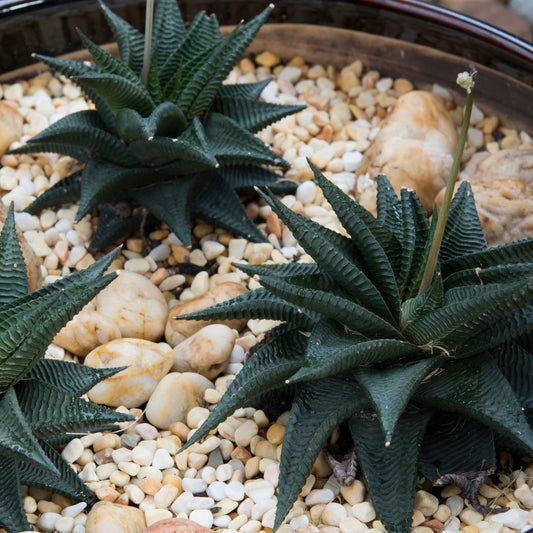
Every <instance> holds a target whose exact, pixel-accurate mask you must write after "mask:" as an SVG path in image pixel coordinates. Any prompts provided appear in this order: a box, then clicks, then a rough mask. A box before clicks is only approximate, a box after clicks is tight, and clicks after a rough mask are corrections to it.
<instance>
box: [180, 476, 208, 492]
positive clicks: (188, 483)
mask: <svg viewBox="0 0 533 533" xmlns="http://www.w3.org/2000/svg"><path fill="white" fill-rule="evenodd" d="M182 486H183V490H186V491H189V492H192V493H193V494H198V493H200V492H205V490H206V489H207V483H206V482H205V481H204V480H203V479H200V478H188V477H185V478H183V481H182Z"/></svg>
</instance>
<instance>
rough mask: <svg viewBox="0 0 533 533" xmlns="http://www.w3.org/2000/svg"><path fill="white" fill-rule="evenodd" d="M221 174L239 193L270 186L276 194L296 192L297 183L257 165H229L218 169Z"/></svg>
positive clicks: (251, 191) (252, 191)
mask: <svg viewBox="0 0 533 533" xmlns="http://www.w3.org/2000/svg"><path fill="white" fill-rule="evenodd" d="M218 174H219V176H220V177H221V178H222V179H223V180H224V181H225V182H226V183H227V184H228V185H229V186H230V187H231V188H232V189H235V190H236V191H237V192H239V193H254V192H255V188H256V187H259V188H260V189H261V188H264V187H268V188H269V189H270V190H271V191H272V192H273V193H274V194H278V193H279V191H280V190H281V192H294V190H295V189H296V183H294V182H293V181H291V180H288V179H286V178H284V177H283V176H282V175H280V174H278V173H276V172H274V171H272V170H269V169H267V168H263V167H259V166H257V165H228V166H222V167H220V168H219V169H218Z"/></svg>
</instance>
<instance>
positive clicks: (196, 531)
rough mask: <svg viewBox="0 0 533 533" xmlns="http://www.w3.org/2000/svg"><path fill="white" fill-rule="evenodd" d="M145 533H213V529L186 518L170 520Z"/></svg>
mask: <svg viewBox="0 0 533 533" xmlns="http://www.w3.org/2000/svg"><path fill="white" fill-rule="evenodd" d="M144 533H211V529H207V528H206V527H204V526H201V525H200V524H197V523H196V522H193V521H192V520H187V519H186V518H168V519H167V520H159V522H156V523H155V524H152V525H151V526H150V527H149V528H147V529H145V530H144Z"/></svg>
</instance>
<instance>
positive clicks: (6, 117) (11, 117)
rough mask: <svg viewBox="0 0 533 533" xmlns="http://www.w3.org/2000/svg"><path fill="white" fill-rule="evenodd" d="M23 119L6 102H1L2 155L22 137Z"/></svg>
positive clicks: (0, 150)
mask: <svg viewBox="0 0 533 533" xmlns="http://www.w3.org/2000/svg"><path fill="white" fill-rule="evenodd" d="M22 124H23V118H22V116H21V114H20V113H19V112H18V111H17V110H16V109H15V108H14V107H13V106H11V105H9V104H7V103H6V102H0V155H3V154H4V153H5V152H6V151H7V150H8V148H9V146H10V145H11V143H13V142H15V141H18V140H19V139H20V136H21V135H22Z"/></svg>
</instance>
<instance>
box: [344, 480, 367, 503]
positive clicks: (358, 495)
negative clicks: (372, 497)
mask: <svg viewBox="0 0 533 533" xmlns="http://www.w3.org/2000/svg"><path fill="white" fill-rule="evenodd" d="M340 491H341V494H342V496H343V498H344V499H345V500H346V501H347V502H348V503H349V504H350V505H355V504H356V503H361V502H362V501H363V500H364V498H365V493H366V490H365V486H364V484H363V483H362V482H361V481H359V480H358V479H356V480H355V481H354V482H353V483H352V484H351V485H350V486H348V487H341V488H340Z"/></svg>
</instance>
